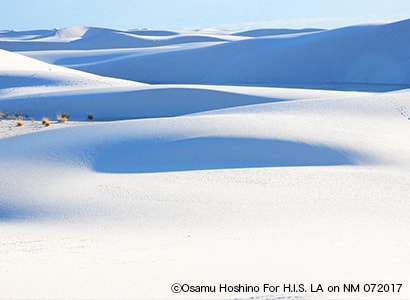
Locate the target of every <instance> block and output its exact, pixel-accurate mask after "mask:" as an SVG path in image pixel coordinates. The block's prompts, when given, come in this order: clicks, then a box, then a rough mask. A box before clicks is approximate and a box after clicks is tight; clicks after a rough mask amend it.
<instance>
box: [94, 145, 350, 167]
mask: <svg viewBox="0 0 410 300" xmlns="http://www.w3.org/2000/svg"><path fill="white" fill-rule="evenodd" d="M354 163H355V160H354V157H353V155H352V154H349V153H346V152H343V151H340V150H337V149H332V148H328V147H323V146H315V145H309V144H305V143H297V142H290V141H283V140H267V139H251V138H221V137H207V138H193V139H184V140H178V141H167V142H152V141H151V142H141V141H139V142H122V143H117V144H111V145H109V146H105V147H103V148H102V149H98V150H97V151H96V152H95V156H94V159H93V169H94V170H95V171H97V172H104V173H154V172H173V171H192V170H212V169H232V168H261V167H292V166H327V165H350V164H354Z"/></svg>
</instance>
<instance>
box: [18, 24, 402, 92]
mask: <svg viewBox="0 0 410 300" xmlns="http://www.w3.org/2000/svg"><path fill="white" fill-rule="evenodd" d="M409 28H410V22H409V21H408V20H405V21H401V22H397V23H393V24H384V25H367V26H353V27H347V28H341V29H335V30H323V31H316V32H315V31H312V32H310V33H309V32H308V33H304V34H288V35H286V34H285V35H276V36H268V37H261V38H258V37H256V38H252V37H242V38H241V40H230V41H229V38H228V36H230V37H234V36H235V35H234V34H231V35H224V37H225V40H226V41H225V42H223V43H220V42H218V43H216V44H214V45H212V44H211V45H210V44H208V43H204V45H202V46H201V45H200V44H201V43H196V46H195V47H194V48H193V49H192V48H191V46H189V47H188V48H186V47H176V48H174V47H171V48H165V49H161V51H160V52H156V51H152V52H151V51H146V50H145V51H143V52H141V50H139V51H136V52H135V54H134V55H124V52H123V51H114V52H109V54H110V55H109V56H107V57H106V59H103V57H101V56H100V57H99V59H97V60H95V58H93V56H91V55H89V56H88V57H87V56H86V55H84V56H82V60H81V61H79V64H78V65H76V64H75V63H74V62H73V59H72V55H75V57H77V56H78V53H73V52H61V53H59V52H58V51H57V53H56V52H54V53H52V52H51V53H50V51H49V52H48V53H42V54H41V53H40V54H35V55H38V56H37V58H39V59H45V60H47V57H48V55H52V56H54V58H53V59H52V60H54V61H53V62H55V63H59V64H62V65H64V64H65V63H67V65H69V66H70V67H74V68H77V69H79V70H83V71H87V72H91V73H95V74H99V75H104V76H111V77H117V78H123V79H130V80H136V81H141V82H145V83H201V84H235V85H238V84H240V85H244V84H245V85H250V84H251V85H274V86H275V85H276V86H278V85H296V86H299V87H317V86H320V85H327V86H332V85H333V86H334V85H337V84H339V87H338V88H340V84H344V83H349V84H362V85H364V87H363V88H365V87H366V86H365V85H374V84H385V85H393V86H395V85H396V86H399V88H400V86H401V88H403V87H409V85H410V75H409V71H408V70H409V69H410V68H409V66H408V63H409V61H410V60H409V53H408V51H403V49H406V48H407V45H408V44H409V43H410V34H409V32H410V30H409ZM219 36H220V35H219ZM171 37H172V38H171V39H182V40H184V39H188V40H189V42H195V39H192V37H190V36H187V37H184V36H176V37H174V36H171ZM208 37H209V39H204V40H203V42H211V41H212V37H213V36H211V35H210V36H208ZM96 38H97V37H96ZM166 38H167V39H169V37H166ZM98 39H99V38H98ZM101 39H104V37H101ZM81 41H82V42H84V43H89V44H90V45H94V41H93V39H84V40H81ZM168 41H169V42H170V41H171V40H168ZM175 41H176V40H175ZM214 41H215V40H214ZM187 42H188V41H187ZM103 43H104V42H103ZM112 43H113V44H111V45H112V46H111V47H112V48H123V47H124V45H121V44H120V43H116V42H115V40H114V39H113V42H112ZM22 44H23V46H22V47H21V49H20V50H29V49H28V48H30V47H31V46H30V47H26V48H24V47H25V46H24V43H22ZM96 44H98V43H96ZM105 44H107V43H105ZM189 44H191V43H189ZM164 45H165V44H164ZM129 46H130V47H133V46H132V45H131V44H130V45H129ZM153 46H154V45H153ZM156 46H159V44H158V45H156ZM127 47H128V46H127ZM89 48H92V47H91V46H90V47H89ZM27 54H28V55H30V53H27ZM106 54H107V53H106ZM128 54H130V53H128ZM56 55H58V56H56ZM367 88H368V89H369V86H367ZM395 88H396V87H392V88H391V89H395ZM370 89H371V87H370Z"/></svg>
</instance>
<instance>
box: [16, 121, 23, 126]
mask: <svg viewBox="0 0 410 300" xmlns="http://www.w3.org/2000/svg"><path fill="white" fill-rule="evenodd" d="M16 125H17V126H18V127H21V126H23V125H24V122H23V120H18V121H17V123H16Z"/></svg>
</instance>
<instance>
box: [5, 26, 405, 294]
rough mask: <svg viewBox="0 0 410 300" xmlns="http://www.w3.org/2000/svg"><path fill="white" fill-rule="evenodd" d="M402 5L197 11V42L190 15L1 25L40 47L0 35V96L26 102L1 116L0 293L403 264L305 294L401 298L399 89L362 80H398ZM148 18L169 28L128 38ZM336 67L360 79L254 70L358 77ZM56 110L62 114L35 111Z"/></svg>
mask: <svg viewBox="0 0 410 300" xmlns="http://www.w3.org/2000/svg"><path fill="white" fill-rule="evenodd" d="M408 24H409V23H408V21H403V22H399V23H394V24H387V25H377V26H376V25H374V26H362V27H351V28H342V29H339V30H331V31H317V32H316V31H312V32H304V33H302V32H296V33H294V34H293V33H292V34H290V35H277V36H273V34H274V33H275V31H274V30H272V31H270V30H265V29H264V30H259V31H258V30H256V31H252V32H247V33H246V32H244V33H236V34H237V35H235V33H223V32H216V31H215V32H213V31H211V30H209V31H201V32H197V33H198V34H197V35H196V36H197V37H198V38H199V40H200V41H199V40H198V41H196V42H195V40H194V39H193V38H192V36H193V35H192V34H193V32H192V31H190V32H176V31H175V32H174V31H165V30H163V31H161V30H158V31H155V30H142V31H141V30H129V31H119V30H110V29H96V28H89V27H73V28H66V29H62V30H50V31H46V30H39V31H35V30H33V31H27V32H10V31H7V32H6V31H3V32H0V47H3V46H4V45H6V46H7V47H10V48H13V47H15V49H14V50H13V49H9V50H10V51H15V50H19V51H20V50H22V51H24V52H21V53H23V54H26V55H28V56H31V57H34V58H38V59H40V58H41V59H42V60H44V61H47V62H43V61H39V60H37V59H34V58H29V57H27V56H24V55H21V54H18V53H14V52H10V51H6V50H1V51H0V112H3V113H6V112H8V113H10V114H13V113H15V112H22V113H24V114H27V115H28V116H29V118H34V119H35V120H34V121H33V122H31V121H30V120H25V122H26V124H25V125H23V126H22V127H17V126H16V123H15V121H12V120H8V119H7V118H6V117H0V166H1V168H0V236H1V237H2V239H1V243H0V280H1V282H2V285H1V288H0V290H1V293H0V299H21V298H27V299H34V298H37V299H38V298H64V299H79V298H81V299H84V298H94V299H112V298H121V299H146V298H152V299H174V298H175V299H192V298H195V299H221V298H251V297H256V296H261V297H265V298H266V297H268V296H269V295H270V297H271V298H268V299H283V298H280V297H300V298H299V299H302V298H305V297H306V298H307V299H316V298H315V297H316V296H317V295H316V294H312V293H309V291H307V292H306V293H294V294H292V293H286V292H283V291H279V292H278V293H276V294H275V293H271V292H262V291H260V292H258V293H252V292H243V293H220V292H217V293H201V294H200V293H180V294H173V293H172V292H171V285H172V284H173V283H181V284H183V283H186V284H191V285H219V284H220V283H222V284H223V283H226V284H231V285H237V284H252V285H259V286H263V284H264V283H271V284H278V285H283V284H289V283H295V284H300V283H303V284H305V285H306V287H308V286H310V284H317V283H321V284H323V285H324V286H326V285H335V284H339V285H343V283H362V284H365V283H383V284H384V283H385V284H399V283H401V284H403V288H402V291H401V292H400V293H388V294H384V293H377V294H376V293H371V294H369V293H365V292H363V291H361V292H360V293H357V294H354V295H352V294H349V293H342V292H341V293H337V294H329V293H323V294H320V297H323V298H324V299H335V298H337V299H352V298H354V299H369V298H371V299H386V298H387V299H405V298H408V297H409V296H410V292H409V291H408V288H407V287H406V286H408V285H409V284H410V281H409V279H408V278H410V277H409V266H410V258H409V256H408V253H409V251H410V240H409V238H408V232H409V230H410V223H409V220H408V215H409V213H410V202H409V201H408V199H409V192H410V190H409V187H410V176H409V171H410V140H409V138H408V137H409V136H410V113H409V111H410V90H409V89H404V90H396V91H391V92H376V91H377V90H379V89H381V90H383V89H385V88H384V87H380V85H384V84H388V85H391V86H390V89H395V88H396V89H397V88H398V87H402V86H406V85H407V84H409V77H408V68H407V67H406V66H407V63H408V62H409V60H408V55H409V54H408V51H407V47H405V45H407V44H408V43H407V39H408V33H407V31H406V30H405V29H406V28H407V27H408ZM276 33H278V32H276ZM282 33H285V32H282ZM288 33H290V32H288V31H286V34H288ZM262 35H263V36H267V37H263V38H258V36H262ZM268 35H269V36H268ZM206 36H213V37H216V38H217V39H223V38H222V37H223V36H225V41H224V42H220V41H217V42H215V43H217V44H214V42H211V43H210V44H207V43H208V42H207V41H209V39H207V38H204V37H206ZM144 38H146V39H147V40H149V41H150V42H153V43H154V40H155V39H158V41H162V42H166V43H168V42H169V43H171V42H175V44H174V45H173V46H171V45H168V46H158V47H155V46H150V47H148V48H147V47H145V46H144V45H142V46H136V44H135V45H134V46H132V45H131V44H132V43H131V42H129V41H130V40H132V39H144ZM237 38H239V39H240V40H237ZM184 39H186V40H187V41H190V42H192V43H188V44H177V43H178V42H177V41H178V40H179V41H183V40H184ZM104 40H105V41H112V44H111V46H110V47H112V49H100V48H101V47H102V43H103V41H104ZM124 41H126V42H124ZM122 42H124V43H125V44H127V45H129V46H130V47H128V49H117V48H116V47H117V46H118V47H119V46H121V43H122ZM34 43H36V45H41V46H33V45H34ZM52 43H55V45H54V46H52ZM71 43H76V45H80V44H81V43H82V45H86V47H88V48H84V49H94V50H87V51H80V50H78V49H80V48H78V49H77V50H75V51H73V50H72V49H73V48H70V47H72V46H68V45H71ZM155 43H156V42H155ZM406 43H407V44H406ZM158 45H159V44H158ZM36 47H37V48H36ZM52 47H55V48H52ZM99 47H100V48H99ZM108 47H109V46H108V45H106V48H108ZM132 47H144V48H132ZM38 49H48V50H47V51H43V50H38ZM50 49H51V50H50ZM53 49H54V50H53ZM347 50H349V51H347ZM26 51H27V52H26ZM279 54H281V55H282V54H283V55H282V56H280V57H279V56H277V55H279ZM303 55H305V56H303ZM284 57H285V58H286V59H284ZM302 57H304V58H303V59H302ZM380 57H383V58H386V57H388V58H389V59H385V60H380ZM268 58H269V59H268ZM64 61H65V62H66V63H67V64H65V63H64ZM52 63H55V64H52ZM349 63H350V65H349ZM56 64H61V65H60V66H57V65H56ZM65 65H72V66H77V67H78V68H79V69H80V67H79V66H81V69H84V70H87V71H90V72H95V73H97V74H103V75H105V76H101V75H95V74H91V73H89V72H83V71H78V70H74V69H70V68H67V67H65ZM77 67H76V68H77ZM229 70H231V71H229ZM272 70H280V72H279V71H277V72H272ZM349 70H350V71H351V73H348V71H349ZM97 71H98V72H97ZM346 72H347V73H346ZM342 74H344V76H345V77H343V78H344V79H343V80H342V79H341V78H342ZM120 75H121V76H120ZM347 75H349V76H350V77H346V76H347ZM111 76H112V77H111ZM113 77H120V78H127V79H132V80H134V79H135V80H136V79H138V78H140V79H141V81H145V82H156V83H161V84H142V83H140V82H138V81H132V80H124V79H118V78H113ZM144 78H145V79H149V80H142V79H144ZM280 78H281V79H280ZM347 78H350V79H349V80H352V81H353V83H355V84H362V83H366V84H372V85H373V87H372V88H371V90H373V91H372V92H356V91H338V90H324V89H322V90H320V89H307V88H299V89H296V88H284V87H282V88H280V87H268V86H264V84H266V83H268V84H267V85H270V83H274V82H277V83H281V84H283V85H285V83H286V84H295V85H298V86H304V87H309V86H310V87H312V86H314V85H315V84H326V83H328V84H331V83H332V84H333V83H340V84H344V86H343V89H346V90H349V89H353V90H354V89H355V87H356V85H349V86H346V82H347V81H348V80H347ZM279 79H280V80H279ZM339 79H340V80H339ZM277 80H278V81H277ZM169 82H173V83H172V84H167V83H169ZM228 82H229V83H235V84H237V85H219V84H222V83H224V84H225V83H228ZM177 83H178V84H177ZM180 83H184V84H180ZM200 83H206V84H200ZM209 83H218V85H212V84H209ZM245 83H252V84H254V85H258V84H260V85H261V86H243V84H245ZM335 87H336V85H335V86H333V88H335ZM59 113H68V114H70V116H71V117H70V120H71V121H69V122H68V123H66V124H56V123H55V122H53V123H52V125H51V126H50V127H47V128H44V127H43V126H42V125H41V124H40V122H39V119H40V118H42V117H45V116H48V117H50V118H55V116H56V115H57V114H59ZM90 113H92V114H93V116H94V120H93V121H92V122H87V121H86V120H85V119H86V117H87V114H90ZM79 121H82V122H79ZM22 283H24V284H23V285H22ZM262 299H263V298H262Z"/></svg>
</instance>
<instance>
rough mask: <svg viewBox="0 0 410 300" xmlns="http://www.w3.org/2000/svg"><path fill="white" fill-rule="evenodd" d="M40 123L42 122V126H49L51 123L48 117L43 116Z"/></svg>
mask: <svg viewBox="0 0 410 300" xmlns="http://www.w3.org/2000/svg"><path fill="white" fill-rule="evenodd" d="M41 124H43V125H44V126H50V125H51V123H50V120H49V119H48V118H43V119H42V120H41Z"/></svg>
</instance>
